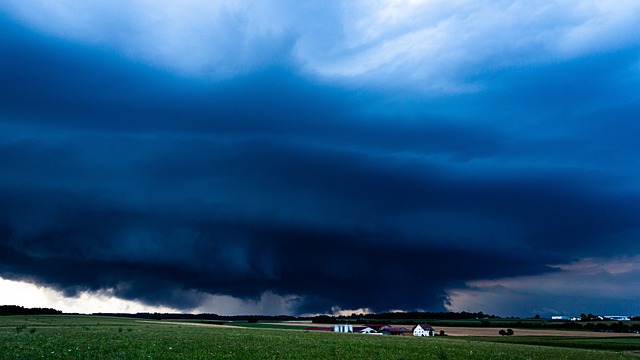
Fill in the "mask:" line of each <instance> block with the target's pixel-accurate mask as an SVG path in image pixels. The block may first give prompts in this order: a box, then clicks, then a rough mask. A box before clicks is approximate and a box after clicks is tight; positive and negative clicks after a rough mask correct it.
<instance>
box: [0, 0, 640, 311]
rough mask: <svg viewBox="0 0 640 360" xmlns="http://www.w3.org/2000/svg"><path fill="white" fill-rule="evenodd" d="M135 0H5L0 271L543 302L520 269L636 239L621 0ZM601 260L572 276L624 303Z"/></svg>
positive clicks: (46, 278)
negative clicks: (613, 2) (376, 1)
mask: <svg viewBox="0 0 640 360" xmlns="http://www.w3.org/2000/svg"><path fill="white" fill-rule="evenodd" d="M154 4H156V3H154ZM154 4H150V3H148V2H143V1H131V2H129V3H127V6H124V5H123V3H118V4H117V5H116V4H114V3H106V2H104V3H100V2H98V3H92V4H91V5H86V4H85V5H77V4H76V5H77V6H74V7H71V3H69V2H64V1H63V2H56V3H55V4H54V3H51V2H35V3H31V4H30V6H27V5H25V4H23V3H22V2H13V1H7V2H4V3H3V4H2V9H4V11H5V14H4V15H2V17H0V30H1V32H2V33H3V34H5V36H3V37H2V38H0V52H1V53H2V54H10V56H2V57H0V79H2V81H0V169H1V171H2V173H3V174H6V176H3V177H2V178H0V276H1V277H2V278H3V279H6V280H13V281H22V282H28V283H35V284H39V285H43V286H44V285H46V286H47V287H50V288H52V289H54V290H55V291H58V292H59V293H60V294H62V295H63V296H66V297H70V298H74V297H82V296H83V294H108V295H109V296H112V297H115V298H117V299H121V300H126V301H132V302H134V303H136V304H142V305H145V306H150V307H165V308H170V309H177V310H180V311H201V310H207V311H210V312H219V313H232V312H236V311H237V312H238V313H240V312H243V310H244V311H246V312H258V313H264V314H267V313H270V312H271V313H280V312H283V313H288V314H301V313H319V312H331V311H334V310H335V309H364V308H366V309H370V310H371V311H384V310H390V309H400V310H412V309H424V310H435V311H438V310H444V309H445V308H447V307H448V308H451V309H459V310H465V309H466V310H474V311H485V312H488V311H487V310H485V309H477V308H476V307H477V306H478V305H477V304H478V303H474V302H473V301H471V300H469V299H470V297H471V296H473V297H479V298H482V296H485V294H494V291H497V290H495V289H497V286H502V287H501V288H500V289H503V290H501V292H500V294H501V297H502V298H504V299H506V298H509V296H511V298H519V299H524V298H528V299H530V300H529V301H524V300H523V301H521V302H520V304H522V305H521V306H520V307H518V308H509V309H512V310H513V311H514V312H515V311H517V312H518V314H529V310H527V309H535V310H536V311H538V310H540V307H539V306H538V305H536V304H537V303H540V304H542V303H548V304H549V305H548V306H546V308H545V309H546V310H545V311H547V312H548V313H549V314H551V313H556V312H562V311H564V310H563V309H566V308H562V306H565V305H561V304H559V303H557V302H553V301H548V302H545V301H542V299H541V298H537V297H535V296H529V295H531V294H529V293H527V294H528V295H527V296H529V297H527V296H522V292H521V289H522V288H526V286H527V285H530V284H531V283H535V282H536V281H538V280H539V279H544V281H549V282H555V283H558V284H560V283H562V284H564V283H568V282H570V281H572V280H571V279H580V278H581V277H583V276H585V275H584V274H583V273H581V272H579V271H577V270H573V268H570V266H574V265H575V264H583V263H584V262H585V261H588V260H586V259H594V258H597V259H600V260H598V261H599V262H603V263H606V262H607V261H609V260H610V259H620V258H630V259H635V256H637V255H638V254H639V253H640V249H638V245H637V241H635V239H637V236H638V234H639V233H640V221H639V220H640V219H639V218H638V214H640V209H639V206H640V201H639V200H640V191H639V190H640V189H639V188H638V185H637V184H638V178H639V177H640V171H639V169H638V167H637V164H636V163H637V156H636V155H637V150H636V149H637V137H638V135H639V134H640V125H639V124H638V123H637V121H636V119H638V116H640V99H639V95H638V94H640V92H639V91H638V89H639V88H640V87H639V85H640V81H639V80H640V76H639V75H640V55H639V54H640V48H638V43H637V40H638V37H639V35H638V33H639V32H638V31H637V30H635V28H632V27H631V24H635V23H637V21H636V20H637V17H638V10H637V8H638V6H637V5H635V3H634V2H620V3H618V5H617V6H615V7H612V6H604V5H602V4H601V3H600V2H596V1H590V2H580V3H578V2H572V1H566V2H558V3H556V4H545V3H542V2H526V3H525V2H514V1H511V2H509V1H505V2H498V3H495V2H492V3H489V2H473V3H472V2H466V1H457V2H453V3H451V2H449V3H446V4H445V3H444V2H440V1H425V2H381V3H380V5H379V6H365V4H364V3H360V2H349V3H331V4H324V3H314V2H310V3H305V4H297V3H296V4H283V3H278V4H271V3H268V2H260V3H256V4H253V3H252V4H250V5H247V4H245V3H236V2H231V1H229V2H218V3H216V4H215V5H212V4H209V3H201V2H197V1H193V2H187V3H184V4H181V5H180V6H178V5H175V4H164V5H166V6H164V7H162V6H155V5H154ZM285 5H287V6H285ZM256 7H264V9H262V8H261V9H262V10H260V9H258V8H256ZM258 10H260V11H258ZM45 14H46V16H45ZM608 259H609V260H608ZM612 261H613V260H612ZM572 264H573V265H572ZM567 266H569V268H567ZM491 279H494V280H491ZM491 281H495V283H493V282H491ZM540 281H543V280H540ZM612 282H613V283H615V284H617V287H616V286H614V287H612V288H611V290H610V292H609V296H607V297H596V296H590V295H589V293H590V292H589V291H590V290H589V288H588V287H587V286H585V287H584V288H579V289H576V293H577V294H582V295H583V297H582V298H583V299H586V300H585V302H584V307H587V306H588V305H589V304H596V303H597V304H602V308H603V309H605V308H606V309H611V312H618V311H625V312H626V311H631V310H630V309H632V308H629V307H626V305H624V307H623V306H622V305H620V304H622V303H621V302H618V300H619V299H620V298H619V297H617V295H616V294H619V295H620V296H621V297H622V296H623V295H624V294H623V293H622V292H620V293H619V292H618V290H616V289H622V288H624V286H625V284H627V283H628V277H625V276H614V277H612ZM516 283H517V284H516ZM494 285H495V286H494ZM549 289H550V290H549V292H548V293H546V292H545V293H544V296H543V295H540V296H543V297H545V299H551V298H552V297H553V296H556V295H558V294H560V290H559V289H560V287H557V286H556V287H553V286H549ZM553 289H556V290H553ZM381 293H383V295H382V296H381ZM486 296H489V295H486ZM487 298H488V297H487ZM574 300H575V301H577V300H576V298H567V300H566V303H573V301H574ZM590 301H591V302H590ZM485 303H486V302H485ZM501 304H502V303H501ZM575 304H577V303H575ZM467 306H468V307H469V309H467V308H466V307H467ZM487 306H488V305H487ZM580 306H583V305H580ZM594 306H595V305H594ZM569 307H570V306H569ZM576 307H578V306H577V305H576ZM331 309H334V310H331ZM540 311H542V310H540ZM498 312H499V311H498V309H496V313H498ZM500 314H504V312H500ZM518 314H516V315H518Z"/></svg>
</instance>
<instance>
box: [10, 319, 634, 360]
mask: <svg viewBox="0 0 640 360" xmlns="http://www.w3.org/2000/svg"><path fill="white" fill-rule="evenodd" d="M519 339H524V340H520V342H527V343H526V344H523V343H518V341H516V340H517V338H516V337H514V338H511V339H505V338H501V337H495V338H478V339H469V338H455V337H435V338H414V337H393V336H368V335H360V334H339V333H321V332H307V331H299V330H281V329H262V328H224V327H212V326H202V324H201V325H200V326H198V325H181V324H178V323H172V322H158V321H140V320H136V319H128V318H112V317H95V316H61V315H54V316H3V317H0V359H40V358H45V359H116V358H117V359H213V358H216V359H218V358H240V359H256V358H257V359H281V358H290V359H371V358H379V359H580V360H583V359H587V360H588V359H639V357H637V356H635V355H634V352H633V351H631V350H637V349H640V343H639V342H638V340H637V339H573V340H567V341H569V342H570V341H574V342H573V343H571V344H572V345H571V346H570V347H562V346H563V345H558V344H557V342H558V341H560V340H559V339H555V338H551V337H550V338H549V339H548V341H546V342H545V341H543V340H540V339H538V340H536V341H537V342H536V341H534V340H533V339H537V338H519ZM527 339H529V340H527ZM506 341H509V342H513V343H507V342H506ZM548 345H553V346H548ZM556 345H557V346H556ZM565 346H566V344H565ZM594 348H597V349H598V350H594Z"/></svg>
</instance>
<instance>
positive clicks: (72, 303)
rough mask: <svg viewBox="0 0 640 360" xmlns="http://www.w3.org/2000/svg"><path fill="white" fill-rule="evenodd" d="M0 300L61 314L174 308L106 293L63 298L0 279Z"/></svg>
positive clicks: (47, 289)
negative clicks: (48, 309)
mask: <svg viewBox="0 0 640 360" xmlns="http://www.w3.org/2000/svg"><path fill="white" fill-rule="evenodd" d="M0 294H2V298H0V301H1V302H2V305H19V306H23V307H25V308H52V309H56V310H60V311H62V312H65V313H80V314H92V313H139V312H160V313H175V312H179V311H178V310H177V309H174V308H170V307H166V306H149V305H144V304H141V303H138V302H135V301H130V300H123V299H119V298H117V297H115V296H113V295H112V294H111V293H110V291H109V290H102V291H83V292H82V293H80V295H79V296H77V297H66V296H64V295H63V294H62V293H61V292H59V291H56V290H54V289H52V288H50V287H46V286H39V285H36V284H32V283H27V282H23V281H13V280H7V279H4V278H1V277H0Z"/></svg>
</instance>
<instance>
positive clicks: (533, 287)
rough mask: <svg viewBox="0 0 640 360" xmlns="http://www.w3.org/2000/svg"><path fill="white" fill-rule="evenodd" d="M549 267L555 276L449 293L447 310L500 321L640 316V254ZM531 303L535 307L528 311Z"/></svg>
mask: <svg viewBox="0 0 640 360" xmlns="http://www.w3.org/2000/svg"><path fill="white" fill-rule="evenodd" d="M551 267H552V268H554V269H557V270H558V271H556V272H551V273H548V274H543V275H535V276H523V277H513V278H502V279H493V280H478V281H471V282H468V283H467V287H466V288H452V289H449V290H448V295H449V299H450V302H449V303H448V304H447V305H446V308H447V310H449V311H470V312H475V311H483V312H485V313H488V314H495V315H499V316H508V315H512V314H528V315H529V316H533V315H536V314H540V315H576V314H578V315H579V314H580V313H587V312H590V313H598V314H608V313H616V314H618V313H619V314H628V315H635V314H637V313H640V304H638V302H637V299H638V298H639V297H640V255H636V256H632V257H629V256H623V257H616V258H611V259H608V258H585V259H581V260H577V261H574V262H572V263H570V264H564V265H554V266H551ZM594 290H595V291H594ZM613 300H616V301H613ZM614 303H615V304H616V305H615V306H612V304H614ZM531 304H536V306H535V307H534V308H532V307H528V306H530V305H531ZM523 306H527V308H525V307H523Z"/></svg>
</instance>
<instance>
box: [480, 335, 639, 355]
mask: <svg viewBox="0 0 640 360" xmlns="http://www.w3.org/2000/svg"><path fill="white" fill-rule="evenodd" d="M471 339H472V340H475V341H487V342H492V343H496V342H499V343H508V344H523V345H538V346H557V347H569V348H579V349H592V350H610V351H638V352H640V338H638V337H607V338H588V337H578V336H576V337H568V336H504V337H473V338H471Z"/></svg>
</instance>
